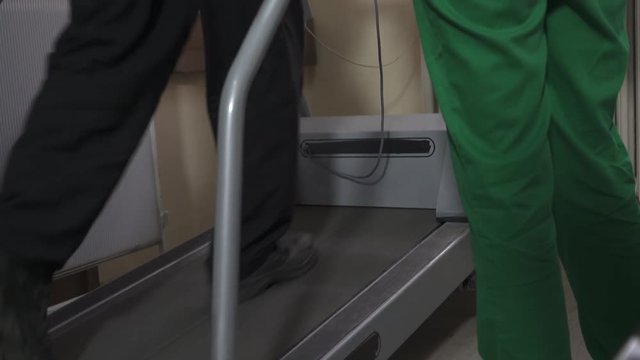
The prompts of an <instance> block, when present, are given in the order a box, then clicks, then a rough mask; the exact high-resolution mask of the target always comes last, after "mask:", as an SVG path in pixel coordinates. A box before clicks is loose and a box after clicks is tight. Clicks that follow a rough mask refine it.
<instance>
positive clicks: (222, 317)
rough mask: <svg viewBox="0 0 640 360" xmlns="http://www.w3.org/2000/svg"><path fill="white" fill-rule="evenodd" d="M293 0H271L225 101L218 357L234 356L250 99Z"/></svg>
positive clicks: (216, 279) (215, 315)
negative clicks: (261, 68)
mask: <svg viewBox="0 0 640 360" xmlns="http://www.w3.org/2000/svg"><path fill="white" fill-rule="evenodd" d="M288 4H289V0H265V1H264V2H263V4H262V6H261V7H260V10H259V11H258V15H257V16H256V19H255V20H254V22H253V24H252V25H251V28H250V29H249V32H248V34H247V36H246V38H245V39H244V41H243V43H242V46H241V47H240V51H239V53H238V55H237V56H236V59H235V61H234V62H233V65H232V66H231V69H230V71H229V74H228V75H227V79H226V82H225V84H224V88H223V91H222V97H221V99H220V111H219V124H218V158H219V160H218V186H217V197H218V199H217V202H216V222H215V224H216V225H215V234H214V249H215V250H214V261H213V269H212V271H213V287H212V300H211V319H212V320H211V325H212V328H211V330H212V332H213V335H212V342H211V357H212V359H213V360H233V359H234V351H235V333H236V312H237V307H238V305H237V302H238V277H239V262H240V261H239V258H240V240H241V238H240V235H241V232H240V231H241V204H242V201H241V200H242V148H243V143H244V122H245V109H246V104H247V97H248V95H249V91H250V89H251V85H252V83H253V79H254V78H255V75H256V73H257V71H258V69H259V67H260V65H261V63H262V61H263V60H264V57H265V55H266V53H267V50H268V48H269V46H270V44H271V42H272V40H273V37H274V35H275V33H276V30H277V29H278V27H279V25H280V23H281V21H282V18H283V17H284V14H285V12H286V10H287V6H288Z"/></svg>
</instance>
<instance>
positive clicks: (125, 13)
mask: <svg viewBox="0 0 640 360" xmlns="http://www.w3.org/2000/svg"><path fill="white" fill-rule="evenodd" d="M71 9H72V21H71V24H70V26H69V27H68V28H67V29H66V30H65V31H64V33H63V34H62V36H61V38H60V39H59V41H58V43H57V45H56V47H55V50H54V53H53V54H52V55H51V57H50V60H49V69H48V75H47V78H46V80H45V82H44V84H43V87H42V89H41V92H40V94H39V95H38V96H37V98H36V100H35V103H34V105H33V108H32V110H31V113H30V115H29V119H28V122H27V125H26V128H25V130H24V133H23V135H22V136H21V138H20V139H19V140H18V142H17V143H16V145H15V147H14V149H13V152H12V155H11V157H10V159H9V163H8V167H7V171H6V175H5V179H4V182H3V188H2V189H1V192H0V267H2V269H0V273H2V277H0V288H1V289H0V291H1V293H0V355H1V356H0V358H3V359H10V360H13V359H26V358H29V359H32V357H28V356H30V355H28V354H30V353H28V351H33V353H34V354H35V353H36V351H39V350H36V349H40V347H37V346H36V345H37V344H38V343H39V342H41V340H42V337H44V324H43V322H42V319H43V317H44V313H43V307H45V306H46V301H45V299H44V295H42V294H41V292H36V290H37V289H46V287H47V285H48V282H49V281H50V279H51V275H52V272H53V271H54V270H55V269H57V268H59V267H61V266H63V265H64V263H65V262H66V261H67V259H68V258H69V257H70V256H71V255H72V253H73V252H74V251H75V250H76V248H77V247H78V246H79V244H80V243H81V242H82V240H83V238H84V237H85V235H86V234H87V232H88V231H89V229H90V227H91V225H92V222H93V221H94V219H95V218H96V217H97V216H98V214H99V212H100V211H101V209H102V207H103V206H104V204H105V202H106V200H107V199H108V197H109V195H110V194H111V192H112V190H113V188H114V187H115V185H116V183H117V182H118V180H119V178H120V176H121V174H122V172H123V170H124V168H125V166H126V164H127V162H128V161H129V158H130V156H131V155H132V153H133V151H134V150H135V148H136V147H137V145H138V143H139V141H140V138H141V136H142V134H143V132H144V131H145V129H146V128H147V125H148V122H149V120H150V118H151V115H152V113H153V111H154V110H155V107H156V104H157V102H158V99H159V97H160V95H161V93H162V91H163V89H164V87H165V84H166V82H167V79H168V77H169V75H170V73H171V71H172V69H173V67H174V65H175V62H176V60H177V57H178V56H179V53H180V49H181V47H182V45H183V42H184V41H185V39H186V37H187V35H188V33H189V30H190V27H191V25H192V23H193V21H194V19H195V16H196V14H197V3H194V1H191V0H154V1H150V0H144V1H143V0H102V1H87V0H72V1H71ZM35 338H38V339H37V340H33V341H32V339H35ZM30 339H31V340H30ZM29 341H31V342H29ZM28 344H31V345H33V346H30V345H28ZM34 344H35V345H34ZM38 356H40V355H38ZM38 356H36V355H33V359H36V358H40V357H38Z"/></svg>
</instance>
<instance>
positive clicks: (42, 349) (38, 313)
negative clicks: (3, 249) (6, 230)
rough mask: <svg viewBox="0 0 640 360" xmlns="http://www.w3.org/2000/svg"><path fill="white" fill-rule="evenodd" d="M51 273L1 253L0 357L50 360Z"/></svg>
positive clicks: (4, 359) (22, 359)
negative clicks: (48, 313) (48, 332)
mask: <svg viewBox="0 0 640 360" xmlns="http://www.w3.org/2000/svg"><path fill="white" fill-rule="evenodd" d="M51 276H52V272H51V271H50V270H47V269H44V268H42V269H39V268H37V267H35V266H29V265H27V264H25V263H21V262H18V261H16V260H13V259H11V258H9V257H7V256H5V255H2V254H0V360H50V359H51V356H50V353H49V349H48V346H47V327H46V315H47V303H48V299H49V285H50V283H51Z"/></svg>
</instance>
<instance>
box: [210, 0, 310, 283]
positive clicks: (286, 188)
mask: <svg viewBox="0 0 640 360" xmlns="http://www.w3.org/2000/svg"><path fill="white" fill-rule="evenodd" d="M261 3H262V1H260V0H243V1H221V0H204V1H203V13H202V17H203V29H204V32H205V39H206V45H207V46H206V47H207V72H208V77H207V87H208V99H209V101H208V103H209V110H210V114H211V118H212V122H213V125H214V128H215V126H216V125H217V117H218V105H219V103H218V102H219V97H220V96H219V95H220V93H221V90H222V86H223V83H224V80H225V77H226V75H227V72H228V70H229V68H230V66H231V63H232V62H233V59H234V57H235V56H236V54H237V52H238V49H239V48H240V45H241V43H242V40H243V39H244V37H245V35H246V33H247V31H248V29H249V27H250V25H251V23H252V21H253V20H254V18H255V16H256V14H257V11H258V9H259V7H260V5H261ZM303 31H304V28H303V13H302V7H301V4H300V2H299V1H297V0H293V1H292V4H291V6H290V8H289V10H288V12H287V14H286V17H285V20H284V21H283V23H282V24H281V26H280V28H279V31H278V32H277V34H276V36H275V38H274V41H273V44H272V46H271V48H270V50H269V52H268V54H267V55H266V58H265V61H264V63H263V64H262V66H261V68H260V71H259V72H258V74H257V76H256V79H255V81H254V84H253V87H252V89H251V92H250V95H249V100H248V106H247V114H246V127H245V129H246V130H245V144H246V145H245V150H244V165H243V168H244V183H243V203H242V206H243V207H242V224H243V228H242V258H241V273H242V274H241V276H246V275H247V274H248V273H251V272H252V271H253V270H255V269H256V268H257V267H258V266H260V265H261V264H262V262H263V261H264V259H265V257H266V256H267V255H268V254H269V253H270V252H271V251H273V249H274V248H275V246H276V241H277V240H278V239H279V238H280V237H281V236H282V235H283V234H284V233H285V232H286V231H287V229H288V227H289V224H290V223H291V217H292V212H293V205H294V195H295V175H296V159H297V157H296V151H297V139H298V110H299V106H298V105H299V102H300V97H301V87H302V56H303V41H304V37H303V35H304V32H303Z"/></svg>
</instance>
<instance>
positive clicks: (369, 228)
mask: <svg viewBox="0 0 640 360" xmlns="http://www.w3.org/2000/svg"><path fill="white" fill-rule="evenodd" d="M437 226H438V225H437V223H436V221H435V214H434V212H433V211H428V210H404V209H378V208H330V207H300V208H298V210H297V213H296V217H295V221H294V225H293V229H292V230H293V231H301V232H309V233H312V234H313V236H314V240H315V242H316V246H317V247H318V251H319V261H318V264H317V265H316V267H315V268H314V269H313V270H312V271H311V272H309V273H308V274H307V275H305V276H304V277H302V278H299V279H297V280H295V281H291V282H288V283H284V284H281V285H278V286H275V287H273V288H272V289H270V290H269V291H268V292H267V293H265V294H263V295H261V296H260V297H258V298H256V299H254V300H251V301H249V302H247V303H244V304H242V305H241V306H240V309H239V310H240V311H239V314H238V316H239V319H238V320H239V321H238V338H237V339H238V352H237V359H239V360H254V359H259V360H269V359H277V358H279V357H281V356H282V355H284V354H285V353H286V352H287V351H288V350H289V349H291V348H292V347H293V346H294V345H296V344H297V343H298V342H299V341H301V340H302V339H303V338H304V337H305V336H306V335H307V334H309V333H310V332H311V331H313V330H314V329H315V328H316V327H318V326H319V325H321V324H322V323H323V322H324V320H326V319H327V318H328V317H330V316H331V315H332V314H333V313H335V312H336V311H337V310H338V309H339V308H340V307H342V306H343V305H345V304H346V303H347V302H349V300H351V299H352V298H353V297H354V296H355V295H357V294H358V293H359V292H360V291H361V290H363V289H364V288H366V287H367V285H368V284H370V283H371V282H372V281H374V280H375V279H376V278H377V277H378V276H380V275H381V274H382V273H383V272H384V271H385V270H387V269H388V268H390V267H391V266H392V265H393V264H394V263H395V262H396V261H397V260H399V259H400V258H401V257H402V256H403V255H404V254H406V253H407V252H408V251H409V250H411V249H412V248H413V247H414V246H416V245H417V244H418V243H419V242H420V241H421V240H422V239H424V238H425V237H426V236H427V235H428V234H429V233H431V232H432V231H433V230H434V229H436V228H437ZM207 252H208V250H207V247H201V248H200V250H198V251H195V252H193V253H192V254H191V255H190V256H188V257H185V258H182V259H180V260H176V261H174V262H172V263H170V264H168V265H167V266H166V267H165V268H163V269H160V270H158V271H156V273H155V274H153V276H148V277H147V278H146V279H144V281H138V282H137V284H136V286H129V288H124V289H115V290H114V292H115V293H114V294H111V295H110V296H108V297H106V298H105V299H102V300H101V301H100V303H99V304H96V305H94V306H90V307H88V308H87V309H84V311H82V312H81V313H79V314H78V315H77V316H75V317H73V318H72V319H71V320H69V321H67V322H66V323H64V324H63V325H61V326H58V327H57V328H56V329H54V331H53V332H52V343H53V344H52V345H53V349H54V353H55V354H56V356H57V358H59V359H61V360H76V359H78V360H103V359H104V360H107V359H109V360H112V359H119V360H128V359H131V360H134V359H135V360H143V359H149V360H175V359H193V360H200V359H202V360H209V347H210V345H209V344H210V338H211V333H210V322H211V320H210V310H209V300H210V295H209V292H210V287H209V285H208V283H207V277H206V274H205V265H204V262H205V259H206V256H207ZM87 297H90V295H88V296H87ZM73 306H74V304H71V305H70V308H72V307H73ZM85 306H86V304H85ZM63 310H65V309H63ZM63 312H64V311H63ZM66 312H67V313H68V312H69V309H66Z"/></svg>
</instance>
